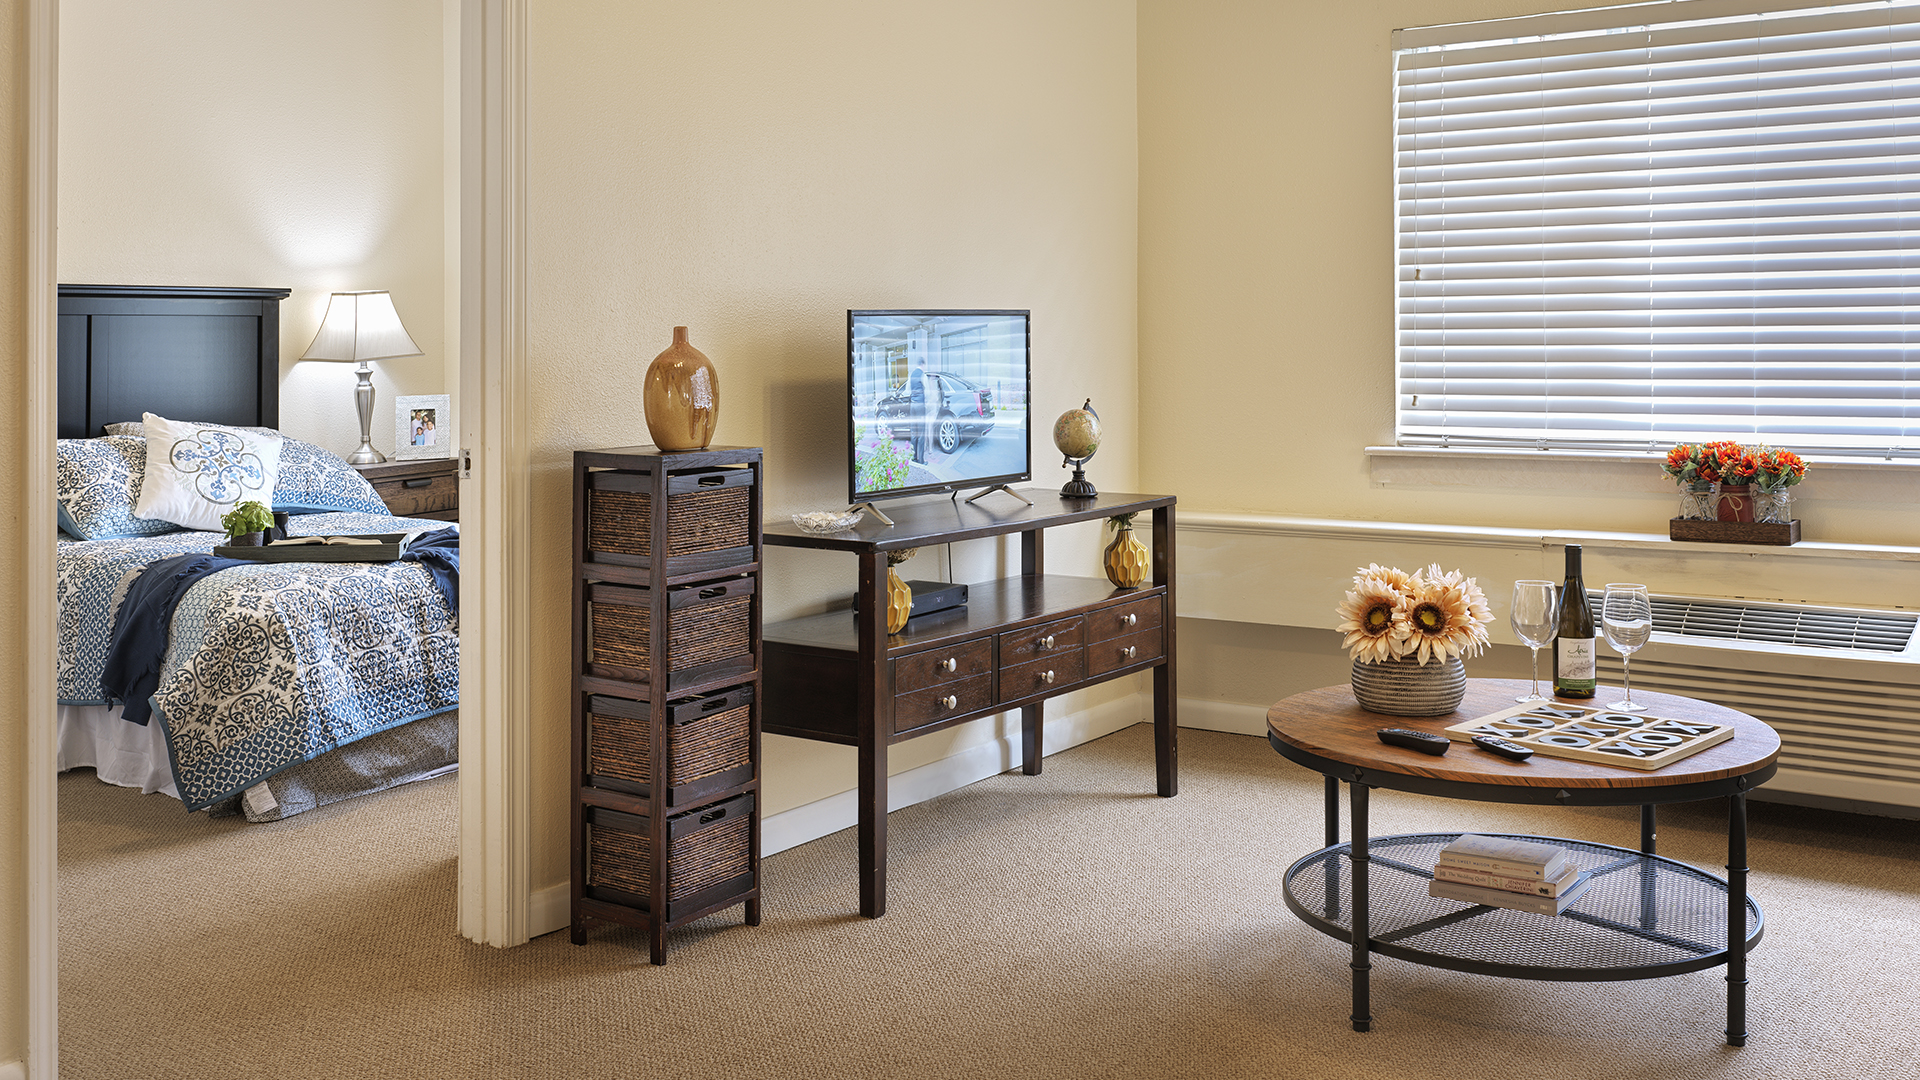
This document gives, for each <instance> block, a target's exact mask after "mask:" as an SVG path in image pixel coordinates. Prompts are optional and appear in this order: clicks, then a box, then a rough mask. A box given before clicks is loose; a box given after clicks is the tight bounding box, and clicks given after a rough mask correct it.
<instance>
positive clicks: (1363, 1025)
mask: <svg viewBox="0 0 1920 1080" xmlns="http://www.w3.org/2000/svg"><path fill="white" fill-rule="evenodd" d="M1529 685H1530V684H1529V683H1527V682H1524V681H1519V680H1510V679H1472V680H1469V681H1468V683H1467V694H1466V699H1465V700H1464V701H1463V702H1462V703H1461V705H1460V708H1459V709H1458V710H1457V711H1456V712H1453V713H1450V714H1448V715H1446V716H1437V717H1428V718H1419V719H1414V718H1408V717H1400V716H1385V715H1382V714H1379V713H1372V712H1368V711H1367V710H1365V709H1362V708H1361V707H1360V706H1359V705H1358V704H1356V703H1355V701H1354V699H1353V692H1352V689H1351V688H1350V687H1349V686H1347V685H1346V684H1345V683H1342V684H1340V685H1337V686H1327V687H1322V688H1320V689H1318V690H1309V691H1307V692H1305V693H1301V694H1295V695H1294V696H1292V697H1290V698H1287V699H1285V700H1283V701H1280V702H1278V703H1277V704H1275V705H1274V706H1273V707H1272V708H1271V709H1269V710H1268V711H1267V728H1268V734H1267V740H1268V742H1269V743H1271V744H1272V746H1273V748H1274V749H1275V750H1276V751H1278V752H1279V753H1280V754H1281V755H1282V756H1284V757H1286V758H1287V759H1288V760H1290V761H1293V762H1296V763H1298V764H1300V765H1304V766H1306V767H1307V768H1309V769H1313V770H1315V771H1316V772H1319V773H1322V774H1323V775H1325V776H1326V778H1327V779H1326V839H1327V846H1326V847H1325V848H1322V849H1321V850H1319V851H1317V852H1314V853H1312V854H1310V855H1308V856H1306V857H1305V858H1302V859H1300V860H1299V861H1298V862H1295V863H1294V864H1293V866H1292V867H1291V868H1289V869H1288V871H1287V875H1286V879H1285V896H1286V902H1287V907H1288V908H1289V909H1291V910H1292V911H1293V913H1294V914H1295V915H1297V916H1299V917H1300V918H1301V919H1302V920H1303V921H1305V922H1306V923H1307V924H1308V925H1309V926H1312V927H1314V928H1315V929H1318V930H1320V931H1321V932H1323V933H1326V934H1328V935H1329V936H1332V937H1335V938H1338V939H1341V940H1345V941H1348V942H1349V943H1350V944H1351V945H1352V949H1353V960H1352V963H1351V966H1352V968H1353V1017H1352V1019H1353V1029H1354V1030H1355V1031H1366V1030H1369V1029H1370V1028H1371V1026H1372V1020H1373V1018H1372V1016H1371V1015H1370V1014H1369V1007H1370V1006H1369V993H1368V974H1369V971H1370V969H1371V966H1372V965H1371V964H1370V963H1369V959H1368V957H1369V953H1380V954H1381V955H1383V956H1392V957H1396V958H1398V959H1402V960H1406V961H1408V962H1411V963H1416V964H1425V965H1427V966H1430V967H1442V968H1449V969H1452V970H1456V971H1471V972H1479V973H1483V974H1489V975H1500V976H1505V977H1508V978H1522V979H1547V980H1559V981H1584V982H1593V981H1605V980H1613V979H1648V978H1658V977H1661V976H1665V975H1677V974H1680V973H1682V972H1687V971H1699V970H1701V969H1703V968H1708V967H1715V966H1719V965H1722V964H1724V965H1725V966H1726V968H1727V1031H1726V1035H1727V1043H1728V1045H1730V1046H1744V1045H1746V1040H1747V1032H1746V982H1747V980H1746V967H1747V962H1746V959H1747V953H1748V951H1750V950H1751V949H1752V948H1753V947H1754V946H1756V945H1758V944H1759V942H1760V937H1761V932H1762V926H1763V923H1764V918H1763V916H1762V914H1761V911H1760V906H1759V905H1758V904H1757V903H1755V902H1754V901H1753V898H1752V897H1750V896H1748V895H1747V892H1746V882H1747V866H1746V860H1747V815H1746V793H1747V792H1748V791H1750V790H1752V789H1753V788H1755V787H1757V786H1759V785H1760V784H1762V783H1765V782H1766V781H1767V780H1768V779H1770V778H1771V777H1772V776H1773V774H1774V771H1775V769H1776V768H1777V761H1778V758H1779V756H1780V737H1779V735H1778V734H1777V733H1775V732H1774V730H1773V729H1772V728H1771V727H1768V726H1767V725H1766V724H1764V723H1762V722H1761V721H1759V720H1756V719H1754V718H1753V717H1751V716H1748V715H1746V714H1745V713H1742V712H1737V711H1735V710H1733V709H1728V708H1725V707H1723V706H1719V705H1714V704H1711V703H1709V702H1704V701H1697V700H1694V699H1692V698H1687V697H1680V696H1678V695H1674V694H1659V693H1651V692H1647V691H1641V692H1639V693H1638V694H1636V695H1635V697H1636V699H1640V700H1644V702H1645V704H1646V705H1648V706H1649V708H1650V710H1651V713H1652V715H1655V716H1660V717H1664V718H1668V719H1677V720H1688V721H1702V722H1707V723H1712V724H1720V725H1725V726H1729V727H1731V728H1733V729H1734V734H1733V737H1732V738H1730V739H1728V740H1727V741H1725V742H1722V743H1720V744H1718V745H1716V746H1710V747H1708V748H1707V749H1705V750H1702V751H1700V752H1698V753H1696V754H1693V755H1691V756H1689V757H1685V758H1682V759H1680V760H1679V761H1675V762H1672V763H1671V764H1668V765H1666V766H1664V767H1662V768H1660V769H1655V770H1652V771H1642V770H1638V769H1632V768H1625V767H1619V766H1613V765H1606V764H1599V763H1589V762H1585V761H1575V760H1571V759H1566V758H1556V757H1548V756H1546V755H1544V754H1535V755H1534V756H1533V757H1531V758H1529V759H1527V760H1526V761H1523V762H1515V761H1508V760H1506V759H1505V758H1500V757H1496V756H1494V755H1492V754H1490V753H1487V752H1485V751H1483V750H1480V749H1478V748H1477V747H1475V746H1473V744H1471V743H1464V742H1456V743H1454V744H1453V746H1452V747H1451V748H1450V749H1449V750H1448V752H1447V753H1446V754H1444V755H1441V756H1432V755H1428V754H1423V753H1420V752H1418V751H1415V750H1409V749H1405V748H1402V747H1398V746H1389V745H1387V744H1385V743H1382V742H1381V741H1380V740H1379V738H1378V736H1377V735H1376V734H1375V733H1376V732H1377V731H1378V730H1379V729H1381V728H1389V727H1404V728H1413V729H1415V730H1419V731H1429V732H1433V733H1436V734H1441V733H1443V731H1442V729H1444V728H1446V727H1448V726H1449V725H1453V724H1458V723H1461V722H1463V721H1467V720H1473V719H1475V718H1478V717H1481V716H1486V715H1490V714H1492V713H1495V712H1499V711H1501V710H1503V709H1508V708H1511V707H1513V705H1514V699H1515V697H1516V696H1518V695H1519V694H1522V693H1525V692H1526V690H1527V689H1528V687H1529ZM1572 704H1582V705H1585V704H1589V703H1586V702H1577V703H1572ZM1342 781H1344V782H1345V783H1346V784H1347V785H1348V792H1349V796H1350V801H1351V804H1352V810H1351V814H1352V833H1353V838H1352V840H1351V842H1349V843H1342V842H1341V841H1340V832H1339V825H1340V820H1339V818H1340V799H1339V785H1340V783H1341V782H1342ZM1373 788H1389V789H1392V790H1396V791H1411V792H1417V793H1419V794H1423V795H1437V796H1442V797H1445V798H1453V799H1470V800H1476V801H1481V802H1510V803H1532V804H1537V805H1556V806H1639V807H1640V808H1641V809H1640V849H1639V850H1638V851H1635V850H1633V849H1631V848H1619V847H1612V846H1610V845H1605V844H1594V843H1588V842H1585V841H1580V840H1565V839H1557V838H1545V839H1547V840H1548V842H1550V843H1553V844H1555V845H1557V846H1559V847H1562V848H1564V849H1566V851H1567V855H1568V858H1569V859H1570V860H1572V861H1573V862H1574V863H1575V864H1576V865H1578V866H1580V867H1581V868H1582V869H1584V870H1588V871H1590V872H1591V873H1592V876H1593V879H1594V880H1593V884H1592V886H1591V887H1590V888H1589V889H1588V890H1587V892H1586V893H1585V895H1583V896H1581V898H1580V899H1579V900H1577V901H1575V902H1574V903H1573V904H1572V905H1571V906H1569V907H1568V908H1567V910H1566V911H1564V912H1562V913H1561V914H1560V915H1558V916H1548V915H1539V914H1534V913H1531V912H1524V911H1515V910H1510V909H1507V908H1501V907H1488V906H1483V905H1475V904H1467V903H1463V902H1460V901H1455V900H1447V899H1438V898H1434V897H1431V896H1429V895H1428V894H1427V883H1428V882H1429V881H1431V880H1432V878H1433V866H1434V862H1435V861H1436V859H1437V858H1438V856H1439V851H1440V849H1441V848H1442V847H1444V846H1446V845H1447V844H1448V843H1451V842H1452V841H1453V840H1454V839H1455V838H1456V837H1458V836H1459V835H1460V834H1459V833H1433V834H1422V835H1416V836H1391V837H1369V836H1368V835H1367V800H1368V794H1369V792H1370V791H1371V790H1372V789H1373ZM1711 798H1725V799H1726V800H1727V805H1728V809H1727V875H1728V876H1727V877H1726V878H1725V879H1722V878H1719V877H1715V876H1713V875H1711V874H1708V873H1706V872H1704V871H1701V870H1698V869H1696V868H1694V867H1692V866H1688V865H1686V864H1685V863H1680V862H1676V861H1674V860H1671V859H1663V858H1661V857H1659V856H1658V855H1657V854H1655V852H1654V847H1655V827H1654V825H1655V821H1654V807H1655V806H1656V805H1658V804H1661V803H1677V802H1693V801H1696V800H1700V799H1711ZM1496 835H1506V834H1496ZM1517 838H1519V839H1542V838H1538V837H1517Z"/></svg>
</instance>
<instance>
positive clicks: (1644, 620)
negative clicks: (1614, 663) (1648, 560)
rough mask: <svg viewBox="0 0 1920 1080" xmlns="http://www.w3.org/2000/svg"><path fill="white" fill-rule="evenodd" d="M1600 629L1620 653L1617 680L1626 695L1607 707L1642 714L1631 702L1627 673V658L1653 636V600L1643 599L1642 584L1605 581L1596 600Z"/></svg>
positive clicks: (1643, 707)
mask: <svg viewBox="0 0 1920 1080" xmlns="http://www.w3.org/2000/svg"><path fill="white" fill-rule="evenodd" d="M1600 630H1601V632H1602V633H1604V634H1606V636H1607V644H1609V645H1611V646H1613V651H1614V652H1617V653H1619V654H1620V681H1621V682H1622V683H1624V684H1625V685H1626V691H1627V696H1626V697H1623V698H1621V699H1620V700H1619V701H1615V702H1612V703H1611V704H1609V705H1608V706H1607V708H1609V709H1613V710H1615V711H1617V712H1646V711H1647V707H1646V706H1645V705H1636V704H1634V701H1633V679H1632V678H1631V677H1630V676H1629V675H1628V674H1627V659H1628V658H1629V657H1631V656H1632V655H1633V654H1634V653H1636V652H1639V651H1640V646H1642V645H1645V644H1646V643H1647V638H1649V637H1651V636H1652V635H1653V601H1652V600H1650V599H1648V598H1647V587H1646V586H1645V585H1629V584H1626V583H1624V582H1618V581H1614V582H1609V583H1608V584H1607V591H1606V595H1605V596H1604V597H1603V598H1602V599H1601V601H1600Z"/></svg>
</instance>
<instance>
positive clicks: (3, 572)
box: [0, 0, 27, 1076]
mask: <svg viewBox="0 0 1920 1080" xmlns="http://www.w3.org/2000/svg"><path fill="white" fill-rule="evenodd" d="M26 42H27V33H26V5H25V4H24V3H22V2H21V0H0V71H4V72H6V77H5V78H0V145H4V146H6V147H7V148H8V153H7V156H6V158H5V160H6V165H5V166H4V168H0V206H4V207H6V213H5V215H4V216H0V343H4V344H0V384H4V385H5V386H6V388H7V390H6V393H5V395H4V400H5V401H6V405H5V406H4V407H0V447H4V448H5V452H6V453H7V455H8V456H9V457H10V458H11V459H12V460H14V461H23V460H26V445H25V441H24V440H25V437H26V435H25V432H26V421H25V412H26V409H25V404H26V399H27V394H26V390H27V364H26V356H27V318H26V309H25V306H24V305H25V302H26V289H27V234H26V218H27V183H26V166H27V161H26V145H27V141H26V140H27V124H26V105H27V102H26V80H27V63H26V51H27V50H26ZM24 498H25V496H24V492H23V485H22V483H21V477H20V475H19V472H18V471H17V470H13V469H5V470H0V506H4V507H7V508H8V512H7V513H6V515H5V516H4V518H0V543H4V544H5V545H6V550H7V551H10V552H18V551H24V550H25V549H26V543H27V537H26V534H25V530H24V520H23V515H22V514H21V513H20V512H19V511H18V509H17V508H18V507H19V506H20V505H21V503H22V501H23V499H24ZM23 569H24V568H23V567H22V566H21V562H20V560H19V559H17V558H8V559H4V560H0V716H4V717H18V716H25V715H26V714H27V683H26V661H25V658H24V656H25V652H26V648H25V638H24V637H23V631H24V629H25V619H26V612H27V581H26V577H25V574H24V572H23ZM26 758H27V727H26V725H25V724H21V723H0V1076H6V1075H9V1073H10V1072H12V1071H13V1070H14V1069H16V1068H17V1066H14V1065H13V1064H12V1063H14V1062H19V1061H21V1060H23V1059H25V1057H26V1056H27V997H26V992H25V990H26V985H27V938H26V921H27V891H26V877H27V801H26V791H27V763H26ZM14 1075H18V1073H14Z"/></svg>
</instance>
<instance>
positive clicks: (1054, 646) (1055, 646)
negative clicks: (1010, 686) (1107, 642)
mask: <svg viewBox="0 0 1920 1080" xmlns="http://www.w3.org/2000/svg"><path fill="white" fill-rule="evenodd" d="M1085 642H1086V620H1085V619H1083V618H1081V617H1080V616H1078V615H1075V616H1074V617H1073V618H1071V619H1061V620H1059V621H1058V622H1050V623H1044V624H1042V625H1040V626H1029V627H1027V628H1026V629H1025V630H1015V631H1013V632H1011V633H1006V634H1001V635H1000V667H1001V669H1002V670H1005V669H1006V668H1008V667H1011V666H1012V665H1014V664H1024V663H1026V662H1027V661H1029V660H1044V659H1046V658H1047V657H1048V656H1050V655H1053V654H1055V653H1065V652H1071V651H1072V650H1074V649H1078V648H1079V647H1080V646H1081V645H1082V644H1084V643H1085ZM1003 696H1004V695H1003Z"/></svg>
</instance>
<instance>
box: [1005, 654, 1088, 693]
mask: <svg viewBox="0 0 1920 1080" xmlns="http://www.w3.org/2000/svg"><path fill="white" fill-rule="evenodd" d="M1086 674H1087V655H1086V651H1085V650H1083V649H1080V648H1078V647H1075V648H1074V649H1072V650H1071V651H1068V652H1063V653H1061V654H1060V655H1058V656H1045V657H1042V658H1041V659H1039V660H1035V661H1033V662H1032V663H1030V664H1020V665H1017V666H1015V667H1007V668H1001V669H1000V700H1001V701H1014V700H1017V699H1019V698H1024V697H1032V696H1033V695H1034V694H1044V693H1047V692H1048V691H1050V690H1057V689H1060V688H1061V687H1064V686H1071V685H1072V684H1074V683H1077V682H1079V681H1080V680H1081V679H1084V678H1086Z"/></svg>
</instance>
